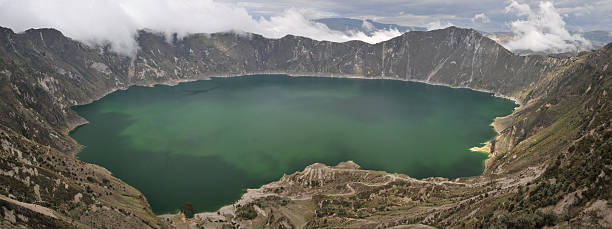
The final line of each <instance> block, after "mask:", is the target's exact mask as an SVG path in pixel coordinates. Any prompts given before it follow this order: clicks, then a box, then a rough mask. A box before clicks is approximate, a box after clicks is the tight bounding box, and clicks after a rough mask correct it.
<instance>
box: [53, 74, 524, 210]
mask: <svg viewBox="0 0 612 229" xmlns="http://www.w3.org/2000/svg"><path fill="white" fill-rule="evenodd" d="M257 75H286V76H289V77H319V78H337V79H364V80H393V81H404V82H414V83H421V84H425V85H431V86H440V87H448V88H453V89H468V90H472V91H477V92H483V93H487V94H491V95H492V96H494V97H496V98H502V99H507V100H511V101H513V102H514V103H515V104H516V105H518V106H516V107H515V108H514V110H513V111H512V112H511V113H510V114H508V115H507V116H503V117H496V118H495V119H494V120H493V122H491V123H490V124H489V126H491V127H493V129H494V130H495V132H496V135H495V136H494V137H493V139H492V140H489V141H487V142H484V143H480V145H481V146H480V147H479V146H474V147H472V148H470V149H469V150H470V151H472V152H480V153H485V154H487V155H488V156H490V155H491V153H492V152H490V144H491V141H493V140H494V139H495V138H496V137H497V136H499V134H500V131H498V130H497V128H495V122H496V121H497V120H498V119H499V118H504V117H509V116H511V115H513V114H514V113H515V112H516V111H517V110H518V109H519V108H521V107H522V106H523V104H521V103H519V102H518V100H517V99H516V98H513V97H510V96H506V95H502V94H499V93H495V92H493V91H490V90H484V89H475V88H470V87H467V86H452V85H450V84H445V83H436V82H429V81H424V80H417V79H400V78H392V77H366V76H360V75H351V74H321V73H317V74H315V73H286V72H277V71H269V72H250V73H239V74H225V75H224V74H211V75H208V76H205V75H200V76H194V77H193V78H185V79H175V80H168V81H166V82H154V83H146V84H132V85H129V86H123V87H118V88H113V89H111V90H109V91H107V92H105V93H103V95H101V96H99V97H98V98H95V99H91V100H89V101H88V102H86V103H78V104H74V105H72V106H69V107H68V108H69V109H70V110H72V111H73V112H75V113H76V111H74V110H73V109H72V107H74V106H81V105H86V104H91V103H93V102H96V101H98V100H100V99H102V98H104V97H105V96H107V95H109V94H111V93H114V92H117V91H120V90H121V91H124V90H127V89H129V88H131V87H135V86H141V87H155V86H176V85H179V84H181V83H190V82H196V81H201V80H211V79H212V78H231V77H253V76H257ZM76 115H77V116H76V117H77V118H78V120H74V121H75V123H74V125H72V126H69V128H68V129H67V130H66V132H65V133H64V134H66V135H67V136H68V137H70V132H72V131H74V130H75V129H76V128H78V127H79V126H83V125H86V124H88V123H89V121H88V120H87V119H85V118H83V117H82V116H80V115H79V114H78V113H76ZM70 139H72V140H73V141H74V142H75V143H76V144H77V147H76V149H75V150H74V152H71V155H73V156H74V157H75V158H77V160H78V157H77V155H78V154H79V153H80V151H81V150H82V149H83V148H84V147H83V146H82V145H81V144H79V143H78V142H77V141H76V140H74V139H73V138H72V137H70ZM487 144H488V146H489V147H487ZM485 147H486V148H488V151H482V150H486V148H485ZM490 159H491V158H487V159H485V160H484V163H485V164H486V162H487V161H488V160H490ZM484 170H486V166H485V168H484ZM484 170H483V172H482V173H481V174H480V175H478V176H482V175H483V174H484ZM111 174H112V173H111ZM118 179H119V178H118ZM424 179H428V178H424ZM421 180H422V179H421ZM128 185H129V184H128ZM266 185H267V184H263V185H262V186H261V187H259V188H255V189H247V191H246V192H244V193H243V194H242V195H241V197H240V198H239V199H238V200H236V201H234V202H233V203H231V204H228V205H224V206H222V207H220V208H219V209H218V210H217V211H223V212H225V213H230V212H231V211H232V210H234V208H235V207H234V205H235V204H236V203H238V202H245V201H249V200H253V199H256V198H255V197H256V196H257V194H255V193H258V192H257V190H261V188H262V187H264V186H266ZM249 193H251V194H249ZM252 194H255V195H254V196H253V195H252ZM245 195H247V197H245ZM178 214H180V213H164V214H159V215H156V216H157V217H169V216H174V215H178ZM216 214H217V213H216V212H207V211H204V212H197V213H196V215H201V216H211V215H216Z"/></svg>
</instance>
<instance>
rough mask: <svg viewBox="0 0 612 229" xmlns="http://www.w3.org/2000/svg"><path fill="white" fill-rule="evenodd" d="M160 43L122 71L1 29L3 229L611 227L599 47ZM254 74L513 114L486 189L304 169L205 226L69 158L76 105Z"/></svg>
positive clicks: (100, 52)
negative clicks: (441, 98)
mask: <svg viewBox="0 0 612 229" xmlns="http://www.w3.org/2000/svg"><path fill="white" fill-rule="evenodd" d="M170 40H171V41H170V42H167V41H166V39H165V38H164V36H162V35H160V34H156V33H153V32H148V31H141V32H140V33H139V36H138V43H139V45H140V50H139V51H138V54H137V55H136V56H134V57H126V56H120V55H117V54H114V53H112V52H109V51H108V47H94V48H92V47H88V46H86V45H84V44H82V43H79V42H77V41H74V40H72V39H70V38H67V37H65V36H63V35H62V34H61V33H60V32H59V31H56V30H53V29H37V30H28V31H26V32H24V33H21V34H17V33H14V32H13V31H11V30H10V29H6V28H0V82H1V83H0V95H1V97H0V109H1V112H0V130H1V132H0V133H1V135H0V137H2V147H1V148H0V150H1V151H0V153H1V154H0V155H1V156H2V159H1V160H0V165H1V167H0V169H1V171H0V178H1V179H3V182H2V183H1V185H0V186H1V187H2V189H0V194H1V195H2V196H0V197H1V198H0V203H2V205H3V213H2V214H3V216H4V220H3V223H4V224H7V225H9V224H10V225H16V224H29V225H31V226H35V224H34V223H33V222H37V221H41V222H45V223H46V224H48V225H47V226H50V227H56V226H61V225H72V226H75V227H139V228H141V227H160V226H162V225H165V226H168V227H172V226H173V225H174V226H180V225H186V224H190V223H191V224H211V225H215V226H221V225H230V226H231V225H233V224H235V223H240V224H242V225H243V226H255V225H260V224H261V225H266V226H281V225H283V226H286V227H291V226H300V225H301V226H311V227H315V226H316V227H319V226H343V227H344V226H351V227H352V226H384V225H394V224H398V225H399V224H410V223H421V224H432V225H435V226H451V225H454V226H462V225H461V223H462V222H464V223H468V225H472V226H477V225H483V224H485V223H496V224H495V225H502V224H503V225H516V226H521V225H523V224H521V223H524V222H523V221H532V222H540V223H541V222H544V223H546V224H553V223H555V224H556V223H563V222H565V221H566V223H572V224H574V223H575V224H589V223H593V222H594V223H600V224H603V225H606V223H610V222H609V221H610V219H608V218H605V217H604V218H603V219H599V218H597V216H598V215H597V214H600V213H601V214H603V213H606V212H607V213H609V212H610V210H609V209H610V206H609V204H608V202H609V199H610V191H609V190H612V189H611V187H610V175H609V174H610V172H611V171H610V170H611V169H612V168H611V166H610V164H611V163H610V136H609V135H610V128H611V127H610V116H611V115H610V114H611V112H610V104H609V103H610V99H609V95H608V94H609V92H608V91H609V88H610V77H609V76H610V71H611V70H609V69H608V67H607V66H608V64H609V63H610V62H611V60H612V57H611V52H612V47H611V46H610V45H608V46H606V47H604V48H602V49H601V50H598V51H595V52H592V53H589V54H586V55H585V56H581V57H578V58H567V59H558V58H551V57H542V56H517V55H513V54H512V53H510V52H509V51H507V50H505V49H504V48H503V47H501V46H499V45H498V44H497V43H495V42H494V41H492V40H490V39H488V38H486V37H483V36H482V35H480V34H479V33H477V32H475V31H474V30H469V29H460V28H455V27H451V28H447V29H443V30H436V31H430V32H409V33H406V34H404V35H402V36H400V37H397V38H394V39H392V40H389V41H386V42H382V43H378V44H375V45H371V44H367V43H363V42H359V41H351V42H345V43H333V42H325V41H314V40H311V39H308V38H303V37H295V36H286V37H283V38H281V39H266V38H264V37H261V36H259V35H255V34H233V33H219V34H198V35H192V36H189V37H186V38H184V39H181V40H178V39H170ZM253 73H286V74H292V75H321V76H330V77H346V76H354V77H365V78H389V79H401V80H415V81H422V82H427V83H433V84H444V85H449V86H455V87H469V88H472V89H476V90H485V91H491V92H494V93H496V94H498V95H502V96H508V97H512V98H515V99H516V100H517V101H518V102H520V103H521V104H523V105H522V106H521V107H520V109H518V110H517V111H515V112H514V113H513V114H512V115H511V116H509V117H505V118H500V119H498V120H497V121H496V123H495V126H496V128H497V129H498V130H499V131H500V135H499V136H498V137H496V139H495V140H494V141H492V148H493V152H492V154H491V155H492V157H491V159H490V160H489V161H488V162H487V168H486V170H485V173H484V175H483V176H479V177H473V178H463V179H458V180H455V181H453V182H449V181H444V180H443V179H426V180H415V179H412V178H409V177H406V176H402V175H397V174H393V175H390V174H386V173H384V172H375V171H364V170H359V169H357V168H356V166H355V165H351V164H343V165H340V166H339V167H333V168H332V167H327V166H323V165H313V166H311V167H309V168H307V169H306V170H305V171H304V172H301V173H296V174H293V175H290V176H286V177H284V178H283V179H281V180H280V181H278V182H275V183H273V184H270V185H267V186H265V187H263V188H262V189H259V190H255V191H252V192H250V193H247V195H246V196H247V197H249V198H246V199H245V200H243V201H242V202H241V204H240V206H238V205H236V206H228V207H226V208H224V209H223V210H222V211H223V214H221V212H220V214H218V215H217V214H212V215H211V214H202V215H201V216H206V217H204V218H198V219H196V220H191V221H188V222H182V220H180V219H179V218H180V217H177V216H164V217H161V218H159V219H158V218H156V217H155V216H154V215H153V213H152V212H151V210H150V208H149V206H148V204H147V202H146V199H144V197H142V195H141V194H140V193H139V192H138V191H137V190H135V189H133V188H131V187H129V186H128V185H126V184H125V183H123V182H121V181H120V180H118V179H116V178H113V177H112V176H111V175H110V173H109V172H108V171H106V170H104V169H103V168H100V167H96V166H94V165H89V164H85V163H82V162H80V161H78V160H77V159H76V158H75V157H74V154H75V153H76V152H77V151H78V149H79V146H78V144H77V143H75V142H74V141H73V140H72V139H71V138H70V137H69V136H68V135H67V132H68V130H70V129H72V128H74V127H75V126H76V125H79V124H82V123H84V122H85V120H83V119H82V118H80V117H78V116H77V115H76V114H75V113H74V112H73V111H72V110H71V109H70V106H72V105H76V104H84V103H89V102H91V101H93V100H95V99H98V98H100V97H102V96H104V95H105V94H107V93H110V92H112V91H114V90H117V89H124V88H127V87H129V86H131V85H150V84H158V83H164V84H174V83H177V82H181V81H188V80H197V79H206V78H207V77H210V76H232V75H242V74H253ZM330 174H331V175H330ZM570 174H571V175H570ZM574 174H579V175H574ZM602 190H604V191H602ZM542 192H543V193H542ZM572 193H575V194H572ZM571 195H575V197H572V196H571ZM260 196H267V197H266V198H257V197H260ZM534 196H536V197H538V196H541V197H538V198H539V199H537V200H534V199H533V198H535V197H534ZM541 198H544V199H545V200H540V199H541ZM560 201H565V202H567V203H568V204H563V203H561V202H560ZM602 201H603V202H602ZM28 204H34V205H28ZM555 204H556V205H560V206H556V205H555ZM517 206H518V207H517ZM551 209H552V210H551ZM592 210H595V211H592ZM535 212H541V213H538V214H541V215H542V216H540V218H542V219H537V220H535V219H524V220H523V221H520V222H519V221H517V222H514V221H512V220H515V221H516V220H520V219H522V218H520V217H528V216H530V215H534V214H535ZM551 212H553V213H551ZM592 212H595V213H592ZM253 213H255V214H253ZM532 213H534V214H532ZM538 216H539V215H538ZM550 218H552V221H551V220H550ZM211 219H214V220H211ZM586 219H594V221H593V222H591V221H585V220H586ZM598 220H599V221H598ZM212 221H216V222H212ZM102 222H113V224H108V223H106V224H101V223H102ZM169 224H172V225H169ZM41 225H42V226H40V227H44V224H41ZM523 226H524V225H523ZM608 226H609V225H608ZM62 227H63V226H62Z"/></svg>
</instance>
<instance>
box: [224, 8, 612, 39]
mask: <svg viewBox="0 0 612 229" xmlns="http://www.w3.org/2000/svg"><path fill="white" fill-rule="evenodd" d="M220 1H221V2H228V3H234V4H238V5H240V6H243V7H244V8H246V9H247V10H249V12H250V13H251V14H253V15H257V16H269V15H275V14H277V13H278V12H281V11H283V10H284V9H288V8H292V7H293V8H298V9H301V10H302V11H304V12H306V13H309V14H310V16H311V17H349V18H361V19H373V20H375V21H379V22H384V23H394V24H399V25H414V26H424V27H427V26H428V24H431V23H438V22H440V23H441V24H447V23H451V24H454V25H457V26H461V27H470V28H475V29H479V30H483V31H487V32H497V31H509V30H510V29H511V28H510V26H509V25H508V22H510V21H513V20H516V19H517V17H516V15H513V14H509V13H508V12H506V9H505V8H506V7H507V6H508V5H509V4H510V1H508V0H334V1H331V0H220ZM550 2H552V3H553V5H554V6H555V7H556V8H557V10H558V11H559V13H560V14H561V16H562V17H564V19H565V21H566V22H567V27H568V29H569V30H612V0H550ZM519 3H527V4H529V5H530V6H531V7H537V5H538V4H539V1H533V0H531V1H528V0H527V1H526V0H523V1H519Z"/></svg>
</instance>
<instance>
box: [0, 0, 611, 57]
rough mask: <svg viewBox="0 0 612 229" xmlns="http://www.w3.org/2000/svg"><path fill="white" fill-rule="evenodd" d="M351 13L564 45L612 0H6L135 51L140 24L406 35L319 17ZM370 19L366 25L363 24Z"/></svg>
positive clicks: (9, 23) (85, 36)
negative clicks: (342, 27) (338, 26)
mask: <svg viewBox="0 0 612 229" xmlns="http://www.w3.org/2000/svg"><path fill="white" fill-rule="evenodd" d="M325 17H349V18H357V19H372V20H375V21H379V22H384V23H395V24H399V25H414V26H423V27H427V28H428V29H430V30H431V29H441V28H445V27H448V26H452V25H455V26H458V27H465V28H474V29H477V30H481V31H489V32H493V31H511V32H512V33H513V39H512V40H509V41H507V42H506V43H502V45H504V47H506V48H508V49H510V50H532V51H538V52H565V51H576V50H582V49H588V48H589V47H590V43H589V42H588V41H586V40H585V39H584V38H582V37H581V36H579V35H572V34H570V33H569V31H572V30H578V31H582V30H585V31H588V30H597V29H606V30H611V28H608V27H610V26H609V25H612V0H592V1H585V0H553V1H526V0H479V1H476V0H463V1H460V0H337V1H331V0H291V1H289V0H238V1H237V0H0V26H4V27H9V28H11V29H13V30H15V31H16V32H22V31H25V30H27V29H30V28H55V29H58V30H60V31H62V32H63V33H64V34H65V35H67V36H69V37H72V38H73V39H76V40H79V41H82V42H84V43H86V44H88V45H91V46H96V45H106V44H110V45H111V48H112V50H113V51H115V52H118V53H121V54H125V55H134V54H135V53H136V52H137V50H138V45H137V43H136V40H135V36H136V35H137V31H138V30H139V29H150V30H153V31H159V32H162V33H164V34H166V36H168V37H170V36H171V35H172V34H174V33H176V34H178V36H179V37H183V36H186V35H189V34H192V33H214V32H226V31H234V32H237V33H244V32H251V33H257V34H261V35H263V36H265V37H269V38H280V37H282V36H285V35H287V34H292V35H298V36H305V37H310V38H313V39H316V40H328V41H336V42H343V41H348V40H362V41H365V42H368V43H377V42H381V41H384V40H388V39H391V38H393V37H396V36H399V35H401V33H400V32H399V31H397V30H378V31H375V32H374V33H372V34H367V35H366V34H364V33H363V32H359V31H353V32H348V33H343V32H339V31H333V30H330V29H329V28H327V27H326V26H325V25H323V24H320V23H315V22H313V21H312V19H317V18H325ZM364 26H365V25H364Z"/></svg>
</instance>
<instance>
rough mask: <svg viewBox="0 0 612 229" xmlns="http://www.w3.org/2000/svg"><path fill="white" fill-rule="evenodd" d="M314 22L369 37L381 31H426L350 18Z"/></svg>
mask: <svg viewBox="0 0 612 229" xmlns="http://www.w3.org/2000/svg"><path fill="white" fill-rule="evenodd" d="M315 21H316V22H319V23H323V24H325V25H326V26H327V27H328V28H330V29H332V30H336V31H342V32H349V31H356V32H364V33H365V34H368V35H371V34H372V32H374V31H376V30H383V29H396V30H398V31H400V32H402V33H405V32H408V31H426V30H427V28H425V27H418V26H402V25H396V24H384V23H380V22H375V21H373V20H370V19H365V20H361V19H352V18H321V19H317V20H315Z"/></svg>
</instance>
